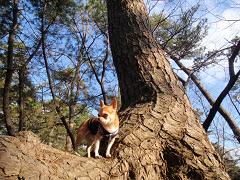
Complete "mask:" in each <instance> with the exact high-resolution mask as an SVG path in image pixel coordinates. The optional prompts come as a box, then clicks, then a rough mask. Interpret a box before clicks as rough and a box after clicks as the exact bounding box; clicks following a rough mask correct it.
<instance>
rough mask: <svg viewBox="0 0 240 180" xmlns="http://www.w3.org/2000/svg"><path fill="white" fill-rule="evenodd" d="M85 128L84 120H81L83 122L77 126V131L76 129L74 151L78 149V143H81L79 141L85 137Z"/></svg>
mask: <svg viewBox="0 0 240 180" xmlns="http://www.w3.org/2000/svg"><path fill="white" fill-rule="evenodd" d="M86 128H87V124H86V122H83V123H82V124H81V126H80V127H79V128H78V131H77V139H76V142H75V147H74V151H77V150H78V147H79V145H80V144H81V142H82V141H83V139H84V138H85V132H86Z"/></svg>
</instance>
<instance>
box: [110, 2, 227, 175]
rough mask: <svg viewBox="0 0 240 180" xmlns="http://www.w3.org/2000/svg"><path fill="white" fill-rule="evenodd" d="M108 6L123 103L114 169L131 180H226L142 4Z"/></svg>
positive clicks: (114, 59) (111, 4)
mask: <svg viewBox="0 0 240 180" xmlns="http://www.w3.org/2000/svg"><path fill="white" fill-rule="evenodd" d="M107 6H108V20H109V34H110V43H111V48H112V54H113V61H114V64H115V67H116V70H117V74H118V78H119V86H120V90H121V99H122V109H121V110H122V116H121V117H122V127H121V132H122V134H121V139H120V141H119V142H118V144H117V147H118V151H117V153H116V154H115V155H116V157H117V158H118V160H119V164H118V165H119V167H118V170H119V171H120V169H121V168H120V167H121V166H123V165H124V167H127V168H126V169H127V170H126V169H125V170H126V171H125V172H121V173H122V175H124V173H125V175H126V174H127V175H126V176H128V177H130V178H131V179H135V178H136V179H141V178H143V179H228V178H229V177H228V175H227V174H226V173H225V170H224V167H223V165H222V162H221V160H220V159H219V156H218V155H217V153H216V152H215V150H214V148H213V147H212V145H211V143H210V142H209V140H208V138H207V134H206V133H205V132H204V130H203V128H202V126H201V124H200V122H199V119H198V117H197V115H196V114H195V113H194V111H193V110H192V108H191V105H190V103H189V100H188V98H187V96H186V94H185V92H184V90H183V88H182V87H180V85H179V84H178V81H177V78H176V77H175V76H174V73H173V71H172V69H171V67H170V65H169V63H168V62H167V60H166V58H165V57H164V55H163V52H162V50H161V48H160V47H159V46H158V44H157V43H156V41H155V39H154V38H153V36H152V34H151V33H150V28H149V24H148V17H147V13H146V9H145V6H144V3H143V1H142V0H122V1H119V0H111V1H110V0H108V1H107ZM120 160H121V161H120ZM116 169H117V168H116ZM121 173H120V172H119V174H118V176H120V174H121Z"/></svg>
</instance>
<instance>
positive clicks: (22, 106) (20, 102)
mask: <svg viewBox="0 0 240 180" xmlns="http://www.w3.org/2000/svg"><path fill="white" fill-rule="evenodd" d="M18 78H19V84H18V96H19V97H18V106H19V124H18V131H23V130H25V126H26V122H25V113H24V109H25V100H24V84H25V83H24V82H25V78H26V67H25V66H24V65H23V66H21V67H20V68H19V73H18Z"/></svg>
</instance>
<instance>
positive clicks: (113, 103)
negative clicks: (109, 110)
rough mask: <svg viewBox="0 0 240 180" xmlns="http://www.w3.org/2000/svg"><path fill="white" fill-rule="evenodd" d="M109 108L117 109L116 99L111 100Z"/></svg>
mask: <svg viewBox="0 0 240 180" xmlns="http://www.w3.org/2000/svg"><path fill="white" fill-rule="evenodd" d="M111 106H112V107H113V109H117V99H116V98H113V99H112V103H111Z"/></svg>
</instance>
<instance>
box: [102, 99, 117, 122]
mask: <svg viewBox="0 0 240 180" xmlns="http://www.w3.org/2000/svg"><path fill="white" fill-rule="evenodd" d="M116 115H117V100H116V98H113V99H112V102H111V104H110V105H109V106H108V105H105V104H104V102H103V101H102V100H101V101H100V111H99V114H98V116H99V119H100V121H101V122H102V123H104V124H108V123H111V122H113V121H115V119H116Z"/></svg>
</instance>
